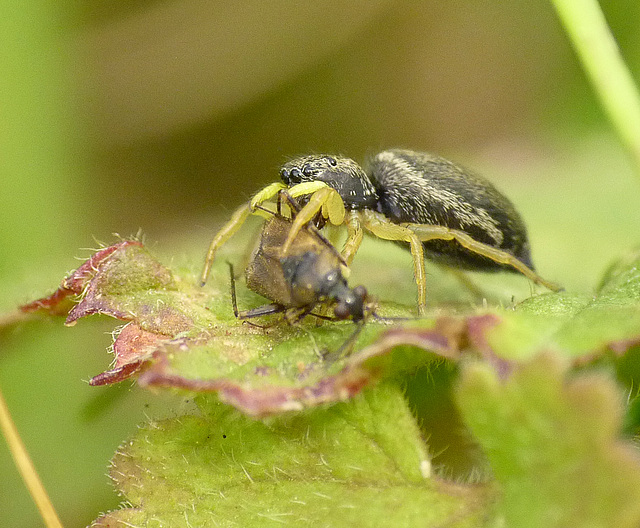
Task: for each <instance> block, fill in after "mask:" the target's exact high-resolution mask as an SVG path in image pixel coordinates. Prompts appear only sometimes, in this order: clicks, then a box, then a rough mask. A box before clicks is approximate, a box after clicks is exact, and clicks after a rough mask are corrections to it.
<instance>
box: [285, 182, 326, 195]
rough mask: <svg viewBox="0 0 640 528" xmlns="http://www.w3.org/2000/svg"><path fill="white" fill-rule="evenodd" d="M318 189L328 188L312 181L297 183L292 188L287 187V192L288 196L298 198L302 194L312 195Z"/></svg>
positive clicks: (323, 184)
mask: <svg viewBox="0 0 640 528" xmlns="http://www.w3.org/2000/svg"><path fill="white" fill-rule="evenodd" d="M320 189H330V187H329V186H328V185H327V184H326V183H324V182H322V181H312V182H304V183H298V184H296V185H294V186H293V187H289V190H288V191H287V192H288V193H289V195H290V196H293V197H294V198H297V197H298V196H302V195H303V194H313V193H314V192H316V191H319V190H320Z"/></svg>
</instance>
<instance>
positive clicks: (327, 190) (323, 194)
mask: <svg viewBox="0 0 640 528" xmlns="http://www.w3.org/2000/svg"><path fill="white" fill-rule="evenodd" d="M288 193H289V195H290V196H292V197H293V198H297V197H298V196H303V195H309V200H308V202H307V203H306V205H305V206H304V207H303V208H302V209H301V210H300V211H299V212H298V213H297V214H296V217H295V218H294V220H293V223H292V224H291V229H290V230H289V236H287V239H286V240H285V242H284V244H283V245H282V253H283V254H284V255H286V254H287V253H288V252H289V249H290V247H291V244H292V243H293V241H294V240H295V238H296V236H298V233H299V232H300V230H301V229H302V228H303V227H304V226H305V225H307V224H308V223H309V222H311V221H312V220H313V219H314V218H315V216H316V215H317V214H318V213H319V212H320V211H322V216H324V217H325V218H327V219H328V220H329V222H331V223H332V224H334V225H341V224H343V223H344V217H345V208H344V202H343V201H342V198H341V197H340V195H339V194H338V192H337V191H336V190H335V189H333V188H331V187H329V186H328V185H327V184H326V183H324V182H321V181H314V182H305V183H299V184H298V185H294V186H293V187H291V188H289V190H288Z"/></svg>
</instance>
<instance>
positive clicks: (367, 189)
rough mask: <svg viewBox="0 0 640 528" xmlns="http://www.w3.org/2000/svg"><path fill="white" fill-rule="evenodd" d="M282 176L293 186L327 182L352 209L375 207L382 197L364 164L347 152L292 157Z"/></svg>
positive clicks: (285, 181) (285, 165)
mask: <svg viewBox="0 0 640 528" xmlns="http://www.w3.org/2000/svg"><path fill="white" fill-rule="evenodd" d="M280 178H282V181H283V183H284V184H285V185H287V186H289V187H291V186H293V185H297V184H298V183H305V182H313V181H321V182H324V183H326V184H327V185H329V186H330V187H333V188H334V189H335V190H336V191H338V193H339V194H340V196H341V197H342V200H343V201H344V204H345V206H346V207H347V208H349V209H361V208H363V207H373V206H374V205H375V204H376V203H377V201H378V196H377V194H376V190H375V187H374V186H373V184H372V183H371V180H370V179H369V178H368V176H367V175H366V173H365V172H364V170H363V169H362V167H361V166H360V165H358V164H357V163H356V162H355V161H354V160H352V159H351V158H345V157H343V156H328V155H310V156H301V157H299V158H295V159H292V160H290V161H288V162H287V163H285V164H284V165H283V166H282V168H281V169H280Z"/></svg>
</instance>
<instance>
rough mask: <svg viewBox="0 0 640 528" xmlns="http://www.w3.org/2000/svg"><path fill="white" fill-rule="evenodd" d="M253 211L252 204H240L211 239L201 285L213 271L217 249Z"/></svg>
mask: <svg viewBox="0 0 640 528" xmlns="http://www.w3.org/2000/svg"><path fill="white" fill-rule="evenodd" d="M250 213H251V204H249V203H246V204H244V205H242V206H240V207H239V208H238V209H236V211H235V212H234V213H233V215H232V216H231V219H230V220H229V221H228V222H227V223H226V224H225V225H223V226H222V229H220V231H218V233H217V234H216V236H215V237H213V240H212V241H211V245H210V246H209V251H208V252H207V258H206V260H205V262H204V269H203V270H202V275H201V277H200V285H201V286H204V285H205V284H206V283H207V279H208V278H209V273H210V271H211V265H212V264H213V259H214V258H215V256H216V251H218V249H219V248H220V246H222V244H224V243H225V242H226V241H227V240H229V238H231V236H232V235H233V234H234V233H235V232H236V231H237V230H238V229H240V226H241V225H242V224H243V223H244V221H245V220H246V219H247V217H248V216H249V214H250Z"/></svg>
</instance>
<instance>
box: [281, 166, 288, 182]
mask: <svg viewBox="0 0 640 528" xmlns="http://www.w3.org/2000/svg"><path fill="white" fill-rule="evenodd" d="M280 178H282V181H283V182H284V183H285V184H286V185H289V171H288V170H287V169H282V170H281V171H280Z"/></svg>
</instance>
